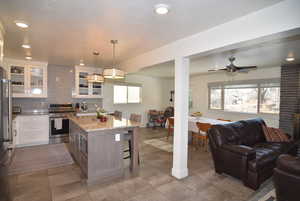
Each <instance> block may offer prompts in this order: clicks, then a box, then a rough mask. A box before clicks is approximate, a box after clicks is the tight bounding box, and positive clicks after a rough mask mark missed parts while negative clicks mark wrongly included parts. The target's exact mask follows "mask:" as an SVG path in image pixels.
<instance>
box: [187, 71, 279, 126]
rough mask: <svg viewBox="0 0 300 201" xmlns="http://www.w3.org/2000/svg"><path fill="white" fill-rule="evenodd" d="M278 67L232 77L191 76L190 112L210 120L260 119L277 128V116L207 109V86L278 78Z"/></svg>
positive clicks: (218, 74)
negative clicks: (214, 83)
mask: <svg viewBox="0 0 300 201" xmlns="http://www.w3.org/2000/svg"><path fill="white" fill-rule="evenodd" d="M279 77H280V67H273V68H263V69H258V70H255V71H251V72H249V73H247V74H243V73H240V74H238V75H236V76H234V77H230V76H228V75H226V74H223V73H215V74H206V75H198V76H192V77H191V79H190V88H191V90H192V99H193V108H192V109H191V112H195V111H200V112H202V113H203V115H204V116H207V117H211V118H224V119H230V120H234V121H236V120H241V119H248V118H254V117H262V118H263V119H264V120H265V121H266V123H267V124H268V125H270V126H273V127H278V126H279V115H271V114H263V115H262V114H261V115H257V114H247V113H235V112H225V111H217V110H209V109H208V86H207V84H208V83H210V82H222V81H231V80H251V79H269V78H279Z"/></svg>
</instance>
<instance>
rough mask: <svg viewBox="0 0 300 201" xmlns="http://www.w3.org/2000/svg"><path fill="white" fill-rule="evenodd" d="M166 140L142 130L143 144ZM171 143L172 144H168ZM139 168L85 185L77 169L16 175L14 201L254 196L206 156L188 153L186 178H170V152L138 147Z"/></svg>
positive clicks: (208, 200) (235, 199)
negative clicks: (135, 173)
mask: <svg viewBox="0 0 300 201" xmlns="http://www.w3.org/2000/svg"><path fill="white" fill-rule="evenodd" d="M163 136H166V130H165V129H156V130H152V129H144V128H142V129H141V141H142V142H143V141H144V140H146V139H152V138H161V137H163ZM170 140H171V139H170ZM140 151H141V153H140V157H141V169H140V173H139V175H138V176H132V175H130V172H129V171H127V172H126V174H125V177H124V178H122V179H119V180H117V181H113V182H109V183H105V184H96V185H91V186H87V185H86V184H85V183H84V179H83V178H82V176H81V174H80V169H79V167H78V166H76V165H75V164H74V165H69V166H65V167H60V168H53V169H48V170H42V171H37V172H32V173H29V174H21V175H14V176H12V177H11V186H12V191H13V200H14V201H243V200H247V199H248V197H249V196H250V195H251V194H252V193H253V191H252V190H251V189H249V188H246V187H244V186H243V184H242V183H241V182H240V181H238V180H236V179H234V178H231V177H229V176H225V175H217V174H215V172H214V170H213V164H212V159H211V156H210V153H207V152H204V151H203V150H201V149H199V150H195V149H194V148H191V147H190V148H189V161H188V163H189V174H190V176H189V177H187V178H185V179H183V180H177V179H175V178H173V177H172V176H170V171H171V166H172V153H169V152H166V151H162V150H160V149H157V148H155V147H153V146H151V145H147V144H144V143H141V150H140Z"/></svg>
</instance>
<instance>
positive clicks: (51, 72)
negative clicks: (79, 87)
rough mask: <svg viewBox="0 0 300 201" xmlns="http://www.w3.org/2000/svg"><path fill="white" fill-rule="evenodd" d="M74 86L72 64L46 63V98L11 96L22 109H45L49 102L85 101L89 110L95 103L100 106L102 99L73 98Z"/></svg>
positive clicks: (14, 102) (14, 103)
mask: <svg viewBox="0 0 300 201" xmlns="http://www.w3.org/2000/svg"><path fill="white" fill-rule="evenodd" d="M74 86H75V69H74V67H73V66H59V65H51V64H49V65H48V98H13V105H14V106H21V107H22V111H24V112H26V111H32V110H45V109H47V108H48V105H49V104H51V103H57V104H62V103H77V102H86V103H87V104H88V108H89V110H94V109H95V104H97V105H98V106H100V107H102V99H75V98H72V91H73V90H74Z"/></svg>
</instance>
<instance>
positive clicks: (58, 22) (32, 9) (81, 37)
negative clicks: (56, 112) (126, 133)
mask: <svg viewBox="0 0 300 201" xmlns="http://www.w3.org/2000/svg"><path fill="white" fill-rule="evenodd" d="M278 2H280V0H263V1H262V0H251V1H249V0H238V1H237V0H226V1H220V0H201V1H200V0H164V1H161V0H121V1H120V0H0V5H1V6H0V20H1V21H2V22H3V24H4V27H5V29H6V36H5V56H6V57H11V58H18V59H23V58H24V56H25V55H26V54H31V55H32V57H33V60H40V61H48V62H49V63H52V64H60V65H74V64H78V63H79V60H80V59H83V60H84V61H85V63H86V64H88V65H94V64H97V65H107V64H109V63H110V62H111V57H112V56H111V55H112V50H111V45H110V42H109V41H110V39H118V40H119V45H118V46H117V56H118V59H119V61H121V60H125V59H127V58H131V57H134V56H136V55H138V54H141V53H143V52H146V51H149V50H152V49H155V48H158V47H160V46H162V45H165V44H167V43H170V42H172V41H174V40H178V39H181V38H184V37H187V36H189V35H192V34H195V33H197V32H200V31H203V30H206V29H208V28H211V27H213V26H217V25H219V24H222V23H225V22H228V21H230V20H233V19H235V18H238V17H241V16H243V15H246V14H249V13H251V12H254V11H257V10H259V9H262V8H264V7H267V6H271V5H273V4H275V3H278ZM157 3H167V4H169V5H170V7H171V10H170V13H169V14H168V15H165V16H158V15H156V14H155V13H154V11H153V7H154V5H156V4H157ZM15 20H25V21H27V22H28V23H29V24H30V28H29V29H28V31H22V30H21V29H19V28H18V27H16V26H15V24H14V21H15ZM22 43H29V44H30V45H31V46H32V48H31V50H28V51H24V49H22V48H21V44H22ZM93 50H98V51H100V53H101V59H100V58H95V56H92V51H93Z"/></svg>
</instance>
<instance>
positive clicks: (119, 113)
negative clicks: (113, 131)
mask: <svg viewBox="0 0 300 201" xmlns="http://www.w3.org/2000/svg"><path fill="white" fill-rule="evenodd" d="M114 116H115V117H116V118H118V119H121V118H122V112H121V111H118V110H116V111H115V112H114Z"/></svg>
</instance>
